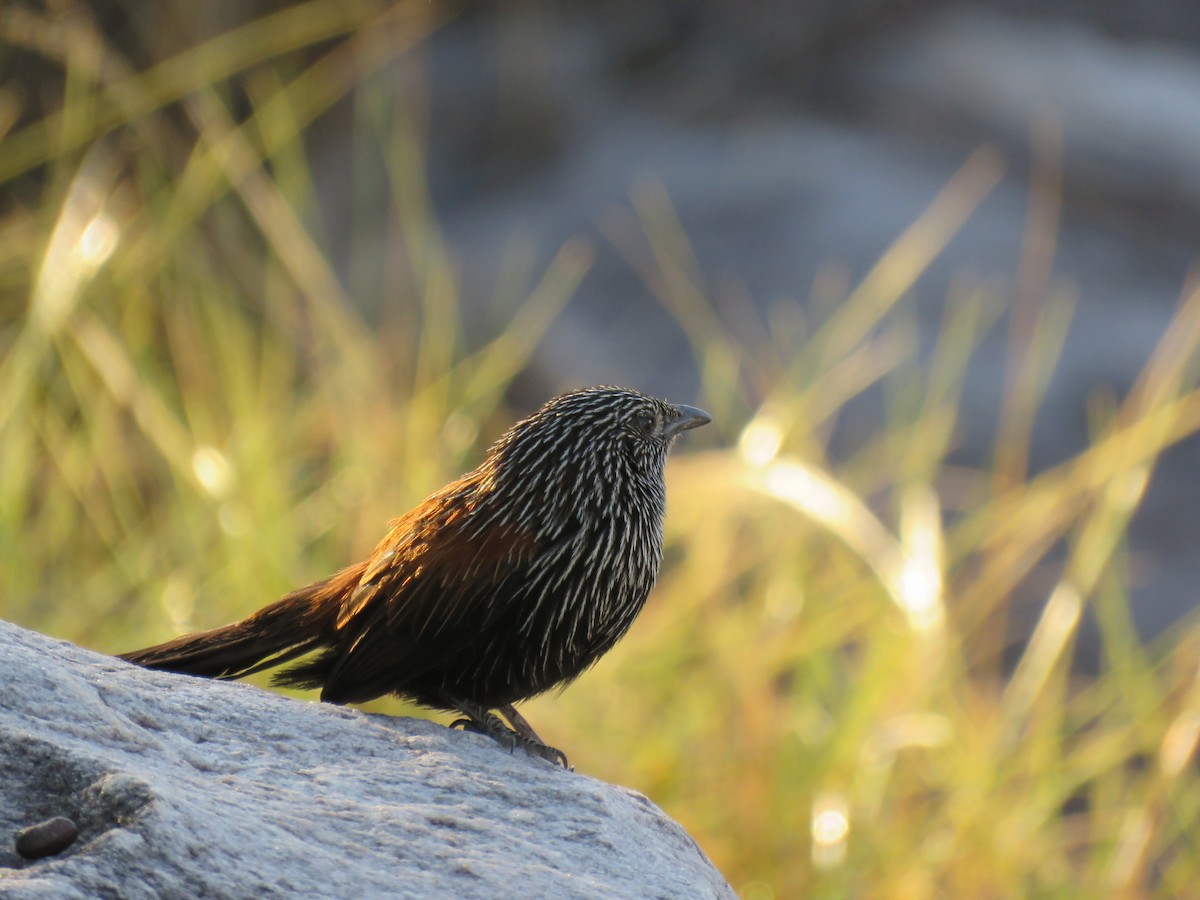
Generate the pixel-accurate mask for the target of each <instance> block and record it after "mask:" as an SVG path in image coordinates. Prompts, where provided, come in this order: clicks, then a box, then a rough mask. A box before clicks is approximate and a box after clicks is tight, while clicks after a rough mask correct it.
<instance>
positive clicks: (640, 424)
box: [629, 412, 654, 434]
mask: <svg viewBox="0 0 1200 900" xmlns="http://www.w3.org/2000/svg"><path fill="white" fill-rule="evenodd" d="M629 423H630V424H631V425H632V426H633V430H634V431H636V432H637V433H638V434H649V433H650V432H652V431H653V430H654V416H652V415H651V414H650V413H648V412H640V413H634V415H633V418H632V419H630V420H629Z"/></svg>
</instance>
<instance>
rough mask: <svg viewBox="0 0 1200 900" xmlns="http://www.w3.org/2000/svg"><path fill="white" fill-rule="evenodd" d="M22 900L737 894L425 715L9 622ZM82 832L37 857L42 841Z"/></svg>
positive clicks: (7, 840) (13, 883)
mask: <svg viewBox="0 0 1200 900" xmlns="http://www.w3.org/2000/svg"><path fill="white" fill-rule="evenodd" d="M0 683H2V684H3V685H4V694H3V701H2V702H0V784H2V785H3V790H2V791H0V832H2V833H3V839H2V840H0V894H2V895H3V896H5V897H16V898H24V897H54V898H68V897H88V898H91V897H116V896H120V897H127V898H139V897H271V896H305V897H362V896H368V897H376V896H393V897H417V896H419V897H431V896H440V897H463V898H471V897H481V898H482V897H486V898H494V897H522V898H533V897H554V898H562V897H639V898H641V897H689V898H691V897H732V896H733V892H732V891H731V889H730V888H729V886H728V885H727V884H726V883H725V881H724V879H723V878H722V877H721V875H720V873H718V872H717V870H716V869H715V868H714V867H713V865H712V864H711V863H710V862H709V861H708V859H707V858H706V857H705V856H704V854H703V852H701V850H700V849H699V848H698V847H697V846H696V844H695V842H694V841H693V840H692V839H691V838H690V837H689V836H688V835H687V834H686V833H685V832H684V831H683V829H682V828H681V827H680V826H679V825H677V824H676V823H675V822H673V821H672V820H670V819H669V818H667V816H666V815H664V814H663V813H662V811H660V810H659V809H658V808H657V807H656V806H655V805H654V804H653V803H651V802H650V801H649V800H647V799H646V798H645V797H643V796H641V795H640V794H637V793H635V792H633V791H630V790H626V789H624V788H620V787H614V786H612V785H608V784H604V783H602V782H599V781H595V780H593V779H591V778H588V777H586V776H584V775H580V774H574V773H569V772H565V771H562V770H561V769H557V768H555V767H554V766H552V765H550V764H549V763H545V762H542V761H540V760H535V759H532V758H530V757H529V756H527V755H525V754H523V753H520V752H517V753H512V754H510V753H508V752H505V751H504V750H502V749H501V748H500V747H498V746H497V745H496V744H494V743H493V742H492V741H490V740H489V739H487V738H484V737H480V736H477V735H474V734H464V733H462V732H458V731H451V730H450V729H447V728H445V727H443V726H441V725H438V724H435V723H432V722H425V721H421V720H417V719H408V718H392V717H388V716H380V715H368V714H365V713H362V712H358V711H355V710H352V709H345V708H342V707H337V706H330V705H327V704H321V703H303V702H298V701H295V700H290V699H288V698H286V697H281V696H278V695H275V694H272V693H269V692H267V691H264V690H261V689H259V688H256V687H253V686H251V685H244V684H226V683H219V682H211V681H204V680H200V679H193V678H188V677H184V676H177V675H169V674H164V673H156V672H149V671H144V670H141V669H138V668H135V667H134V666H131V665H128V664H125V663H122V662H120V661H118V660H116V659H113V658H110V657H106V656H101V655H99V654H96V653H92V652H89V651H87V650H83V649H81V648H79V647H76V646H73V645H71V644H68V643H64V642H61V641H56V640H52V639H50V638H47V637H44V636H42V635H39V634H36V633H34V632H30V631H25V630H22V629H20V628H17V627H16V626H14V625H11V624H8V623H5V622H0ZM53 816H66V817H67V818H69V819H71V820H73V821H74V822H75V823H77V824H78V826H79V838H78V840H76V841H75V842H74V844H72V845H71V846H69V847H67V848H66V849H65V850H63V851H62V852H61V853H60V854H58V855H56V856H49V857H47V858H45V859H41V860H37V861H35V862H31V861H27V860H23V859H22V858H21V857H20V856H18V855H17V853H16V851H15V848H14V846H13V836H14V835H15V834H16V833H17V832H18V831H19V830H20V829H22V828H24V827H26V826H28V825H32V824H36V823H38V822H42V821H44V820H46V819H48V818H50V817H53Z"/></svg>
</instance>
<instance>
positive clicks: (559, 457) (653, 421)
mask: <svg viewBox="0 0 1200 900" xmlns="http://www.w3.org/2000/svg"><path fill="white" fill-rule="evenodd" d="M711 421H712V419H711V417H710V416H709V415H708V413H706V412H703V411H702V410H699V409H696V408H695V407H693V406H683V405H676V404H671V403H667V402H666V401H663V400H659V399H657V398H655V397H650V396H647V395H646V394H643V393H641V392H639V391H634V390H630V389H628V388H619V387H593V388H585V389H583V390H578V391H571V392H569V393H566V394H561V395H559V396H558V397H555V398H554V399H552V400H549V401H548V402H547V403H545V405H543V406H542V408H541V409H539V410H538V411H537V412H535V413H534V414H533V415H531V416H529V417H528V418H526V419H522V420H521V421H520V422H518V423H517V424H516V425H514V426H513V427H512V428H511V429H509V431H508V433H506V434H505V435H504V436H503V437H502V438H501V439H500V440H499V441H497V442H496V444H495V445H494V446H493V447H492V449H491V451H490V452H489V454H488V456H489V458H492V459H494V460H495V461H496V462H497V463H501V462H502V464H503V465H504V466H505V467H506V468H514V469H518V470H521V471H524V472H526V473H535V472H540V473H544V474H546V475H549V476H557V480H558V481H559V482H560V484H561V485H562V487H563V489H565V490H570V489H572V488H573V487H580V488H585V489H591V488H593V487H594V483H595V482H596V481H597V480H599V481H607V480H609V479H610V478H617V477H621V476H622V475H624V476H626V477H628V476H633V477H642V478H657V479H659V480H661V478H662V472H663V466H664V465H665V463H666V457H667V451H668V450H670V448H671V445H672V444H673V443H674V442H675V438H677V437H678V436H679V435H680V434H682V433H683V432H684V431H687V430H689V429H691V428H697V427H699V426H701V425H704V424H707V423H708V422H711Z"/></svg>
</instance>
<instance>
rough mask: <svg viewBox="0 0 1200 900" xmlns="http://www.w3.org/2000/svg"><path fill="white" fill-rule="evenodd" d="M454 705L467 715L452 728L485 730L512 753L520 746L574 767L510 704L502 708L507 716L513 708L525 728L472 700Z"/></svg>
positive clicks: (568, 767) (551, 761) (548, 760)
mask: <svg viewBox="0 0 1200 900" xmlns="http://www.w3.org/2000/svg"><path fill="white" fill-rule="evenodd" d="M455 705H456V706H458V708H459V709H461V710H462V711H463V712H464V713H466V714H467V715H466V717H465V718H462V719H455V720H454V721H453V722H451V723H450V727H451V728H461V729H462V730H463V731H472V732H474V733H475V734H486V735H487V736H488V737H490V738H491V739H492V740H493V741H495V742H496V743H497V744H499V745H500V746H501V747H506V748H508V751H509V752H510V753H511V752H512V751H513V750H515V749H517V748H518V747H520V748H521V749H522V750H524V751H525V752H526V753H528V754H529V755H530V756H536V757H537V758H538V759H544V760H546V761H547V762H550V763H553V764H554V765H556V766H562V767H563V768H564V769H566V770H567V771H568V772H574V771H575V768H574V767H573V766H572V765H571V764H570V762H568V760H567V755H566V754H565V753H563V752H562V751H561V750H559V749H558V748H557V747H551V746H550V745H549V744H547V743H545V742H544V741H542V740H541V738H539V737H538V736H537V733H536V732H534V730H533V729H532V728H530V727H529V723H528V722H526V721H525V720H524V719H523V718H522V717H521V715H520V714H519V713H517V712H516V710H514V709H513V708H512V706H511V705H508V706H505V707H501V711H502V712H504V714H505V716H506V717H508V716H509V713H510V712H511V713H512V714H513V715H515V716H516V719H517V721H516V722H514V723H513V724H514V725H517V723H518V722H519V723H520V725H521V726H524V727H523V728H509V727H508V726H507V725H505V724H504V721H503V720H502V719H501V718H500V717H499V716H497V715H496V714H495V713H492V712H490V711H488V710H486V709H484V708H482V707H480V706H476V705H475V704H473V703H456V704H455ZM509 721H512V718H511V717H509Z"/></svg>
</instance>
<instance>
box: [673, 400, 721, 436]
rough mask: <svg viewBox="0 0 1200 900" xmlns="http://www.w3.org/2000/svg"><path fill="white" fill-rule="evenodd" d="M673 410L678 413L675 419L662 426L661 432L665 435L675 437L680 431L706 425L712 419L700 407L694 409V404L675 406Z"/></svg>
mask: <svg viewBox="0 0 1200 900" xmlns="http://www.w3.org/2000/svg"><path fill="white" fill-rule="evenodd" d="M675 412H677V413H678V414H679V417H678V418H677V419H672V420H671V421H670V422H668V423H667V424H666V425H664V426H663V434H664V435H665V436H666V437H669V438H670V437H675V435H677V434H679V433H680V432H682V431H687V430H688V429H689V428H699V427H700V426H701V425H707V424H708V423H709V422H711V421H712V416H710V415H709V414H708V413H706V412H705V411H704V410H702V409H696V407H694V406H682V405H680V406H676V407H675Z"/></svg>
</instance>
